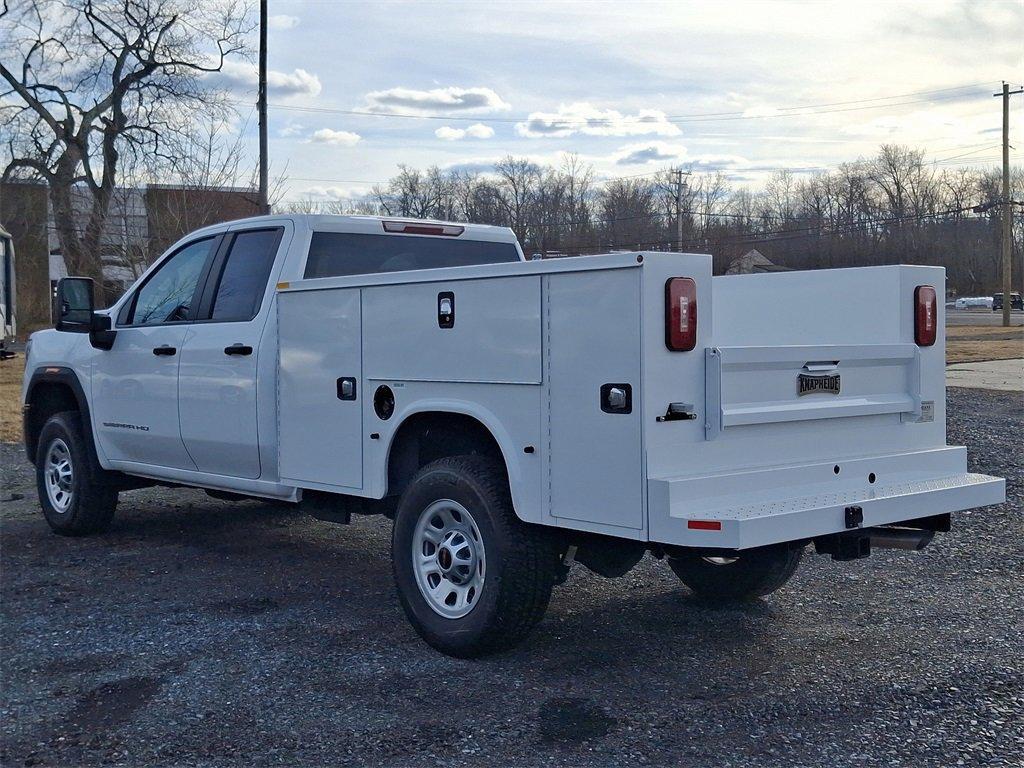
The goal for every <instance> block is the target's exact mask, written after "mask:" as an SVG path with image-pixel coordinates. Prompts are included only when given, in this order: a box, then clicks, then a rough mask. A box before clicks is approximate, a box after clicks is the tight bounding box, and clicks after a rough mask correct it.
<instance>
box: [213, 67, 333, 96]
mask: <svg viewBox="0 0 1024 768" xmlns="http://www.w3.org/2000/svg"><path fill="white" fill-rule="evenodd" d="M210 77H211V78H212V79H214V80H215V81H216V82H218V83H219V84H220V85H223V86H224V87H225V88H230V89H232V90H238V91H255V90H256V87H257V85H258V84H259V77H258V75H257V73H256V67H255V66H253V65H252V64H247V63H243V62H240V61H225V62H224V66H223V67H222V68H221V71H220V72H216V73H213V74H211V75H210ZM321 89H322V86H321V85H320V78H319V77H317V76H316V75H314V74H312V73H310V72H307V71H306V70H304V69H293V70H292V71H291V72H278V71H276V70H273V69H272V70H270V71H269V72H267V92H268V93H269V94H270V95H272V96H280V97H283V98H288V97H291V96H317V95H319V94H320V91H321Z"/></svg>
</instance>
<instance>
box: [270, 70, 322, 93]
mask: <svg viewBox="0 0 1024 768" xmlns="http://www.w3.org/2000/svg"><path fill="white" fill-rule="evenodd" d="M321 87H322V86H321V85H320V78H319V77H317V76H316V75H314V74H310V73H309V72H307V71H306V70H304V69H293V70H292V72H291V74H288V73H286V72H275V71H274V70H270V71H269V72H267V92H268V93H272V94H277V95H279V96H317V95H319V93H320V90H321Z"/></svg>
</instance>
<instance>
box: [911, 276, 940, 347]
mask: <svg viewBox="0 0 1024 768" xmlns="http://www.w3.org/2000/svg"><path fill="white" fill-rule="evenodd" d="M938 324H939V315H938V306H937V304H936V299H935V289H934V288H932V286H930V285H919V286H917V288H915V289H914V341H916V342H917V345H918V346H919V347H930V346H931V345H932V344H934V343H935V334H936V332H937V330H938Z"/></svg>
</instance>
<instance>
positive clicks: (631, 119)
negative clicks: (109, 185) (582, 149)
mask: <svg viewBox="0 0 1024 768" xmlns="http://www.w3.org/2000/svg"><path fill="white" fill-rule="evenodd" d="M982 85H984V83H980V84H971V85H960V86H953V87H950V88H940V89H936V90H932V91H917V92H912V93H905V94H895V95H892V96H879V97H876V98H873V99H854V100H850V101H844V102H825V103H818V104H804V105H799V106H792V107H775V108H772V111H771V113H770V114H761V115H759V114H750V113H749V111H747V110H744V111H732V112H695V113H689V114H680V115H666V116H665V118H664V121H665V122H668V123H673V124H675V123H693V122H717V121H723V120H763V119H772V118H779V117H804V116H808V115H824V114H833V113H838V112H856V111H860V110H866V109H882V108H887V107H899V106H906V105H910V104H922V103H926V102H927V103H930V102H933V101H946V100H949V99H959V98H962V97H963V95H964V94H962V93H951V92H955V91H965V90H969V89H976V88H979V87H981V86H982ZM942 93H945V94H947V95H944V96H942V95H939V96H936V95H934V94H942ZM907 96H929V98H923V99H912V100H908V101H898V102H892V101H891V100H892V99H899V98H904V97H907ZM880 102H888V103H880ZM233 103H236V104H238V103H243V102H237V101H236V102H233ZM847 105H858V106H847ZM269 106H270V107H272V108H274V109H278V110H283V111H291V112H309V113H313V114H332V115H348V116H353V117H378V118H392V119H402V120H443V121H449V122H453V121H472V122H479V121H481V120H487V121H488V122H493V123H524V122H529V121H530V120H531V119H537V118H536V117H535V116H536V115H545V116H551V119H550V122H551V123H553V124H554V125H555V126H566V127H568V126H575V125H584V126H601V125H615V124H620V123H636V122H641V123H643V122H650V118H649V117H641V116H638V115H637V116H630V115H623V116H621V117H618V118H602V117H595V118H571V117H562V116H559V115H557V114H556V113H545V112H540V111H538V112H535V113H533V115H527V116H525V117H497V116H488V115H480V114H477V115H423V114H415V113H408V112H388V111H384V110H374V109H337V108H332V107H312V106H299V105H294V104H271V105H269ZM832 107H837V108H835V109H833V108H832ZM804 110H817V111H814V112H805V111H804ZM556 130H557V127H556Z"/></svg>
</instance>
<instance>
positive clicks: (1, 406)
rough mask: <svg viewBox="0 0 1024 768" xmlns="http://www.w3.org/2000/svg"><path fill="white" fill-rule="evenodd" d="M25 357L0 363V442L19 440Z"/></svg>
mask: <svg viewBox="0 0 1024 768" xmlns="http://www.w3.org/2000/svg"><path fill="white" fill-rule="evenodd" d="M24 370H25V357H24V355H22V354H21V353H18V356H17V357H15V358H13V359H11V360H2V361H0V441H3V442H5V443H13V442H17V441H19V440H21V375H22V373H23V372H24Z"/></svg>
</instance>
